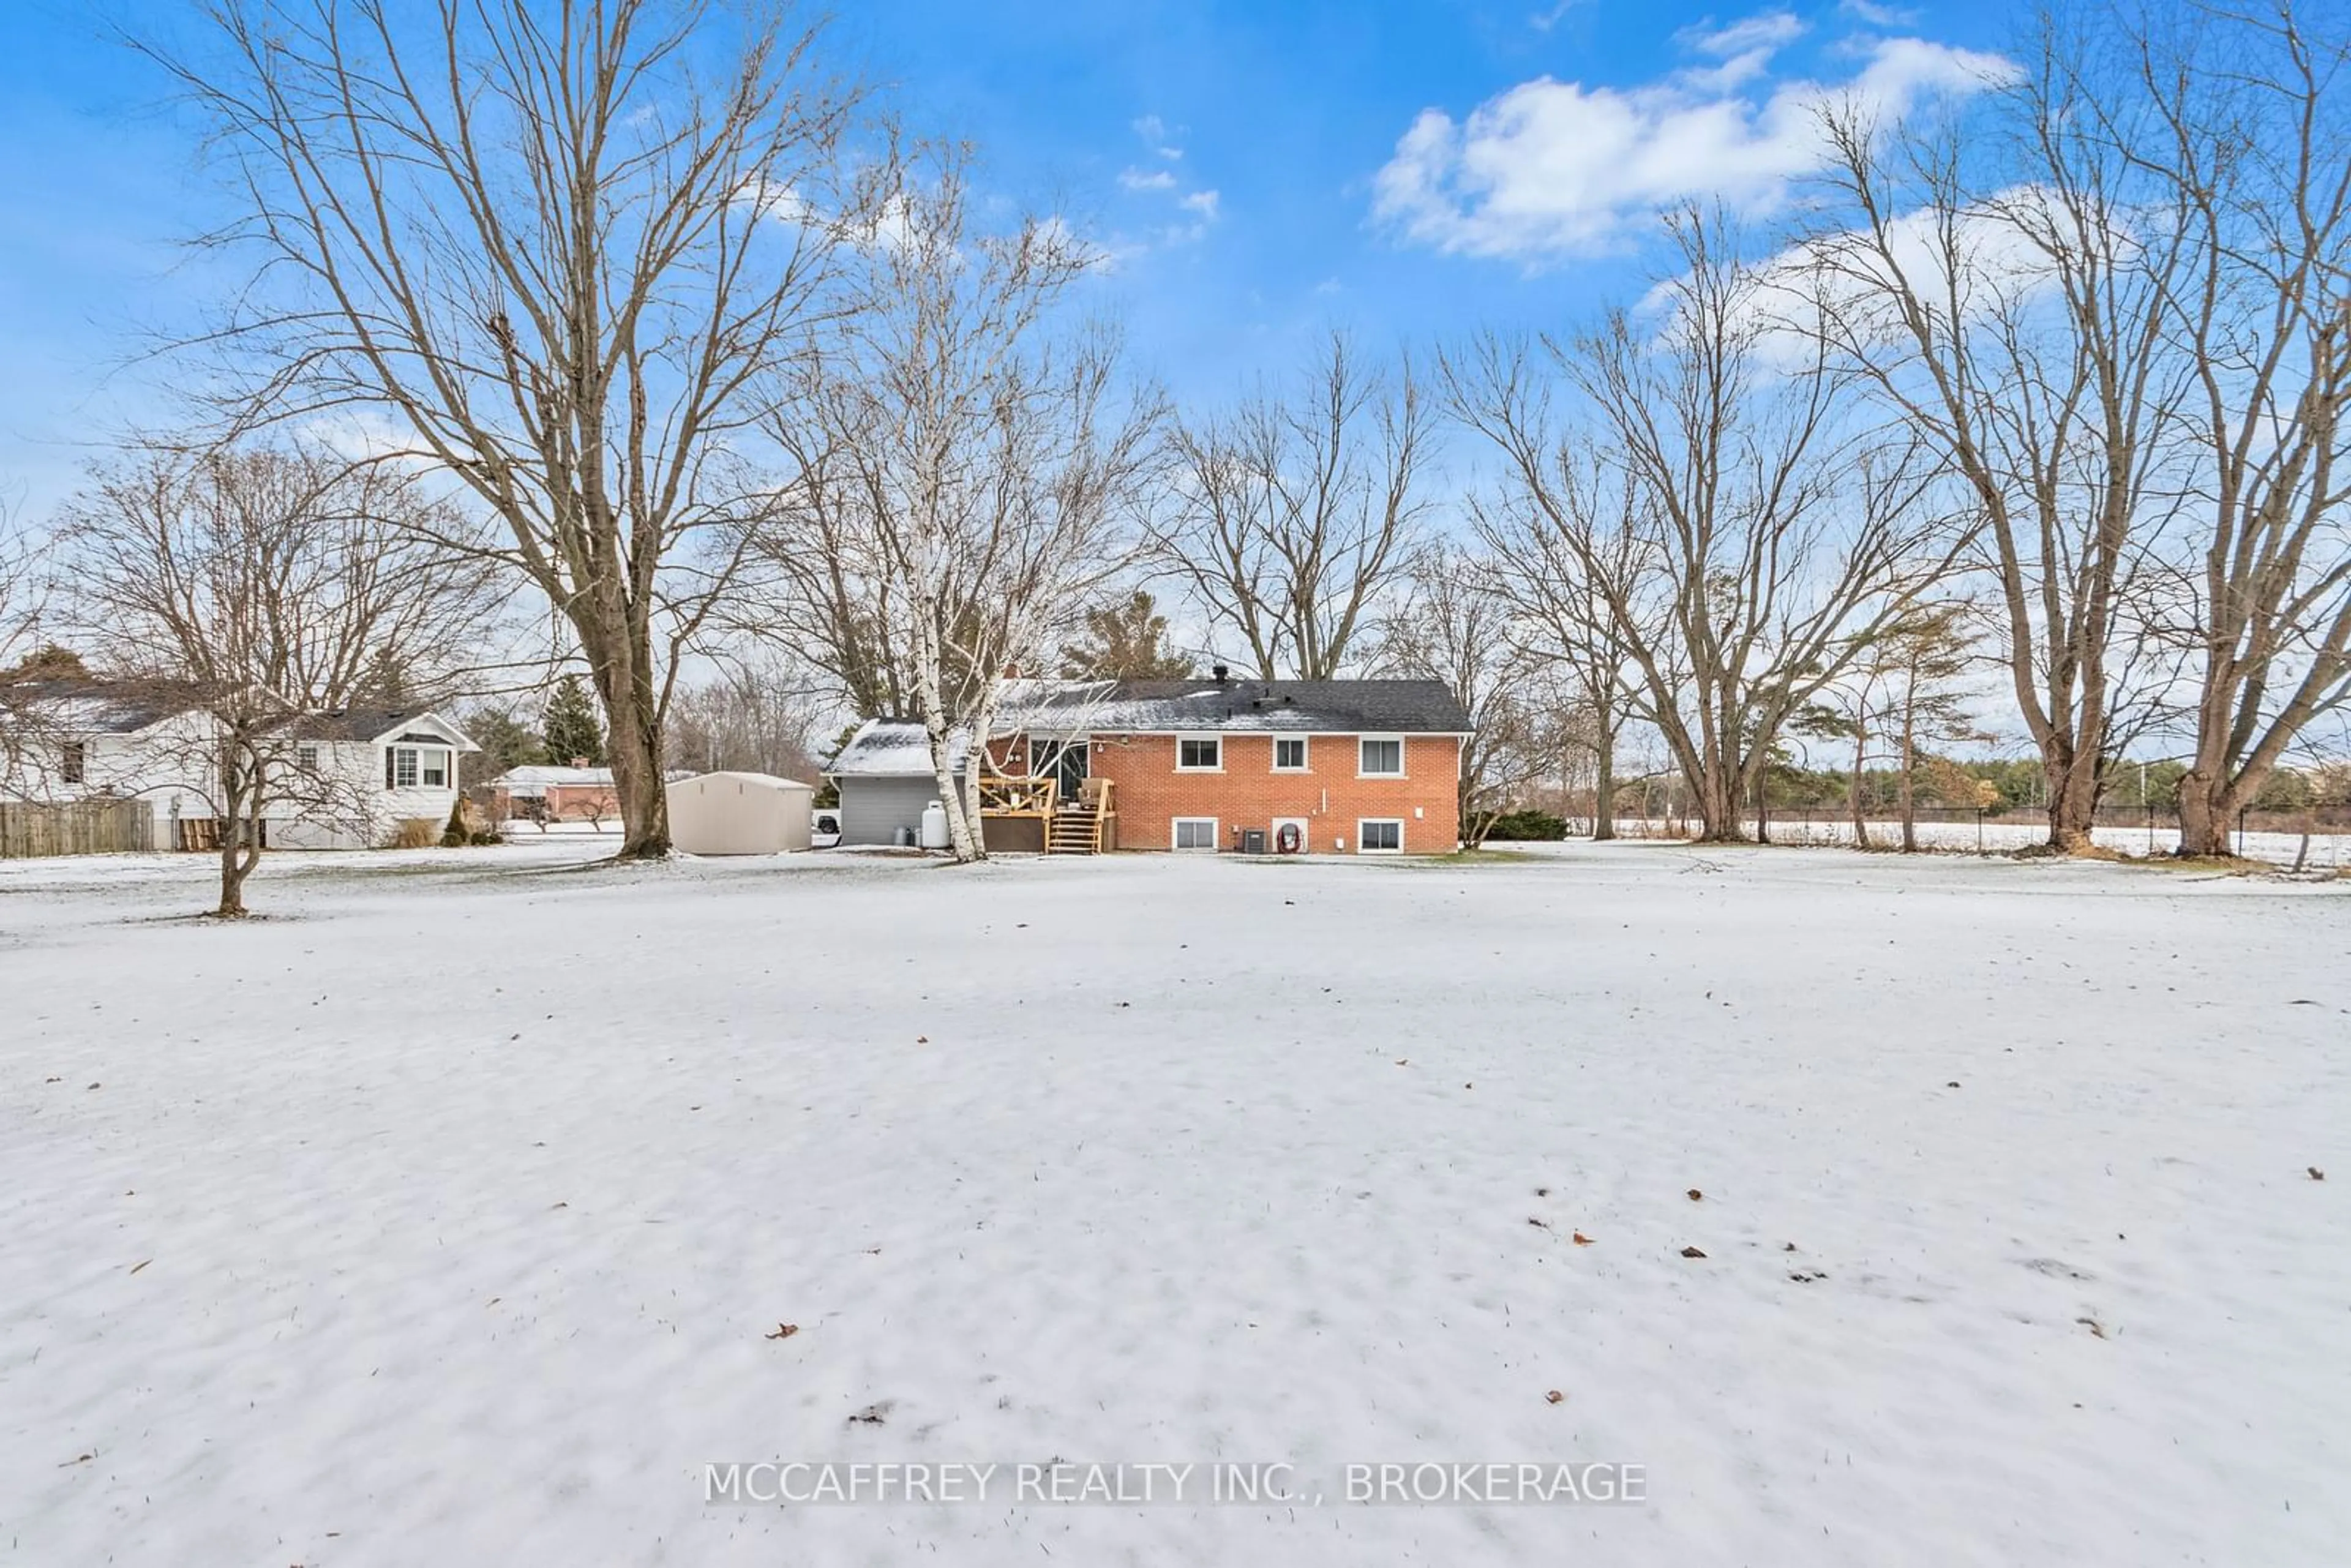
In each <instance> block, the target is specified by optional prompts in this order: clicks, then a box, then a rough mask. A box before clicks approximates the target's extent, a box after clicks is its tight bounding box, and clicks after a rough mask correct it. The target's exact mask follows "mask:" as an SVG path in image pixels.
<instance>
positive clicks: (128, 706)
mask: <svg viewBox="0 0 2351 1568" xmlns="http://www.w3.org/2000/svg"><path fill="white" fill-rule="evenodd" d="M8 697H9V700H10V701H11V702H12V703H15V704H17V705H19V706H23V707H26V708H28V709H32V710H35V711H37V712H38V713H39V714H40V715H41V716H42V719H43V721H44V722H45V723H47V725H48V726H50V727H54V728H56V729H57V730H59V731H61V732H63V733H65V734H68V735H133V734H136V733H137V732H138V731H140V730H142V729H145V728H146V727H148V726H149V725H152V724H157V723H160V722H162V720H164V719H167V718H170V717H171V716H172V715H174V714H181V713H185V712H186V711H187V710H188V706H189V705H188V703H187V702H186V701H184V700H183V699H182V698H181V697H180V695H178V694H176V693H174V692H173V691H172V690H171V688H169V687H167V686H161V685H144V684H133V683H130V682H113V681H99V680H88V679H78V678H73V677H67V678H62V679H54V680H32V681H18V682H16V683H14V684H12V685H11V686H10V687H9V691H8Z"/></svg>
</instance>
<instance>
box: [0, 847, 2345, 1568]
mask: <svg viewBox="0 0 2351 1568" xmlns="http://www.w3.org/2000/svg"><path fill="white" fill-rule="evenodd" d="M592 848H593V847H592V846H581V845H580V844H579V841H572V842H571V843H570V844H568V845H564V846H562V847H560V848H559V847H557V846H555V845H553V844H550V845H549V846H548V847H547V848H545V849H544V850H540V849H535V848H534V847H533V846H532V845H531V844H530V842H529V841H528V840H526V841H524V842H523V843H521V844H518V845H517V846H514V847H513V848H512V849H509V850H502V851H489V852H452V853H449V854H424V855H419V856H343V857H332V856H311V857H298V856H291V855H288V856H281V857H276V858H273V860H272V861H270V862H266V865H265V868H264V870H263V872H262V873H260V874H259V875H258V876H257V877H256V883H255V884H254V886H253V887H252V888H251V890H250V896H251V900H252V902H253V903H254V904H255V905H256V907H258V908H260V909H263V910H265V911H267V912H269V913H271V914H272V915H274V916H276V918H272V919H269V920H266V921H256V922H253V923H249V924H246V925H240V926H234V927H224V926H219V925H210V924H204V923H196V922H184V921H178V920H172V919H169V918H164V917H165V916H168V915H172V914H174V913H176V912H179V911H183V910H188V909H194V908H199V907H202V906H203V904H204V898H205V890H204V883H203V870H204V868H203V867H202V865H201V863H200V862H190V861H186V860H170V859H145V860H124V861H111V862H83V863H78V864H66V863H65V862H48V863H47V865H46V866H45V867H43V868H41V869H39V870H38V871H37V872H19V871H18V870H17V868H16V867H15V866H8V867H6V868H5V871H0V1007H5V1012H0V1564H7V1563H25V1564H28V1565H39V1568H50V1565H61V1564H75V1565H78V1564H90V1563H140V1564H170V1565H174V1568H177V1565H185V1564H214V1563H223V1564H225V1563H253V1564H273V1565H274V1564H284V1563H303V1564H309V1565H312V1568H318V1565H322V1564H323V1565H337V1564H361V1563H364V1564H400V1565H412V1564H420V1563H431V1564H436V1565H437V1564H453V1565H456V1564H473V1563H498V1564H517V1563H534V1564H535V1563H549V1564H556V1563H560V1564H566V1565H570V1564H590V1563H595V1564H602V1563H680V1564H734V1563H746V1564H749V1563H757V1564H767V1565H781V1564H790V1565H795V1568H797V1565H799V1564H830V1563H905V1562H914V1561H936V1562H941V1563H982V1564H1035V1563H1070V1564H1083V1565H1092V1564H1103V1563H1150V1564H1159V1563H1218V1564H1257V1563H1281V1564H1284V1565H1285V1568H1307V1565H1316V1564H1332V1565H1337V1564H1348V1565H1353V1564H1363V1563H1405V1562H1409V1563H1428V1564H1436V1565H1440V1568H1443V1565H1452V1564H1466V1563H1529V1564H1544V1565H1549V1564H1553V1563H1644V1564H1661V1565H1668V1564H1669V1565H1675V1568H1679V1565H1683V1564H1700V1563H1752V1564H1768V1565H1779V1564H1790V1563H1856V1564H1863V1563H1865V1564H1892V1563H1904V1564H1907V1563H1938V1564H1941V1563H1983V1564H2024V1563H2066V1564H2083V1563H2090V1564H2099V1563H2113V1564H2132V1565H2138V1564H2149V1563H2215V1564H2228V1565H2238V1564H2246V1565H2250V1564H2263V1565H2266V1568H2274V1565H2279V1564H2297V1563H2312V1564H2317V1563H2341V1562H2343V1561H2345V1552H2346V1544H2345V1543H2346V1542H2351V1485H2346V1476H2351V1027H2346V1019H2351V885H2346V884H2343V883H2332V884H2325V885H2319V884H2300V885H2296V884H2286V883H2276V882H2257V881H2247V880H2241V879H2234V878H2227V877H2219V876H2211V875H2207V874H2201V873H2180V872H2157V871H2151V870H2146V869H2134V868H2120V867H2114V866H2106V865H2096V864H2076V865H2048V864H2022V863H2011V862H1978V861H1974V860H1967V859H1960V860H1954V859H1940V858H1937V859H1927V860H1914V861H1907V862H1906V861H1900V860H1896V859H1894V858H1892V857H1865V856H1857V855H1849V854H1842V853H1834V852H1825V851H1820V852H1794V851H1784V850H1783V851H1776V852H1775V851H1715V850H1708V851H1702V852H1701V851H1693V850H1689V849H1685V848H1678V847H1668V846H1662V845H1644V844H1626V845H1621V846H1600V847H1596V848H1595V847H1593V846H1588V845H1573V846H1564V847H1560V848H1557V849H1554V850H1552V851H1550V852H1546V853H1543V854H1541V855H1540V856H1537V857H1534V858H1531V859H1528V860H1524V861H1508V862H1494V863H1486V864H1479V865H1471V866H1451V865H1432V864H1426V863H1416V862H1362V861H1356V862H1309V863H1246V862H1235V861H1232V860H1229V859H1226V860H1219V859H1214V858H1173V857H1167V856H1157V857H1140V856H1137V857H1120V858H1113V859H1110V860H1105V861H1092V862H1089V861H1050V862H1035V861H1032V862H1025V863H1013V862H1003V863H998V864H996V865H993V866H989V867H985V868H980V869H977V870H975V871H965V872H957V871H954V870H949V869H942V868H940V867H938V866H936V865H934V864H931V863H927V862H919V861H902V860H891V859H887V858H883V857H872V856H855V855H846V854H817V855H804V856H797V857H791V858H790V859H789V861H785V862H681V863H677V864H673V865H668V866H662V867H655V868H649V869H645V870H640V871H631V872H615V871H611V870H609V869H582V868H580V866H578V865H577V864H576V863H575V862H578V861H579V860H580V859H581V858H583V857H584V856H585V855H586V854H588V853H590V852H592ZM61 867H62V869H61ZM2314 1166H2315V1167H2318V1168H2321V1169H2326V1170H2328V1172H2329V1175H2330V1176H2331V1178H2332V1179H2329V1180H2325V1181H2320V1180H2314V1179H2313V1178H2312V1176H2310V1175H2309V1174H2308V1168H2309V1167H2314ZM2330 1167H2331V1168H2330ZM1693 1189H1695V1192H1696V1193H1701V1194H1702V1195H1703V1196H1702V1197H1696V1196H1691V1195H1692V1194H1693ZM1579 1235H1581V1236H1582V1237H1584V1238H1588V1239H1589V1244H1588V1245H1580V1244H1579V1243H1578V1240H1577V1238H1578V1236H1579ZM1690 1248H1694V1249H1698V1250H1699V1251H1702V1252H1703V1253H1704V1254H1705V1256H1704V1257H1702V1258H1698V1257H1687V1256H1685V1255H1684V1249H1690ZM785 1324H790V1325H796V1327H797V1330H798V1332H797V1333H791V1334H789V1335H785V1336H781V1337H776V1336H777V1335H778V1329H779V1326H780V1325H785ZM1553 1391H1556V1392H1557V1393H1558V1394H1559V1395H1560V1396H1561V1397H1560V1398H1559V1400H1558V1401H1557V1402H1556V1403H1554V1402H1552V1400H1551V1399H1550V1398H1549V1397H1548V1396H1549V1395H1550V1394H1551V1393H1552V1392H1553ZM1054 1459H1059V1460H1063V1461H1071V1462H1077V1463H1088V1462H1100V1463H1104V1464H1108V1463H1113V1462H1124V1463H1128V1464H1144V1463H1165V1464H1177V1465H1180V1464H1184V1463H1186V1462H1189V1463H1194V1464H1196V1465H1199V1466H1202V1467H1207V1466H1208V1465H1211V1464H1217V1463H1287V1464H1290V1465H1292V1466H1294V1467H1296V1469H1295V1470H1294V1471H1293V1472H1291V1473H1290V1474H1291V1484H1292V1485H1293V1486H1294V1487H1296V1488H1298V1489H1299V1490H1301V1491H1305V1492H1309V1493H1311V1491H1312V1490H1314V1489H1316V1488H1318V1487H1319V1488H1320V1489H1321V1490H1322V1505H1321V1506H1319V1507H1317V1506H1314V1505H1313V1503H1312V1501H1311V1497H1309V1498H1308V1499H1306V1500H1301V1501H1300V1502H1298V1503H1296V1504H1295V1505H1292V1504H1280V1505H1269V1504H1264V1503H1259V1504H1256V1505H1233V1504H1227V1505H1222V1506H1199V1505H1197V1504H1196V1503H1193V1502H1186V1503H1181V1504H1176V1503H1168V1502H1164V1501H1163V1502H1159V1503H1155V1504H1150V1505H1139V1504H1123V1505H1122V1504H1115V1503H1077V1504H1067V1505H1061V1504H1046V1505H1038V1504H1033V1503H1022V1502H1019V1501H1016V1500H1014V1498H1013V1497H1012V1495H1011V1489H1012V1484H1013V1483H1012V1480H1011V1475H1012V1471H1011V1467H1012V1466H1014V1465H1017V1464H1020V1463H1043V1462H1045V1461H1049V1460H1054ZM762 1460H767V1461H774V1460H811V1461H814V1460H835V1461H858V1460H904V1461H927V1462H932V1463H942V1462H946V1461H958V1460H961V1461H975V1462H978V1463H995V1464H998V1465H1000V1466H1002V1467H1004V1469H1003V1471H1001V1472H999V1473H998V1475H997V1477H996V1478H995V1480H994V1482H993V1486H994V1489H995V1490H991V1491H990V1492H989V1494H988V1500H987V1501H986V1502H985V1503H965V1504H961V1505H949V1504H945V1503H928V1504H925V1503H919V1502H917V1503H904V1504H893V1505H888V1506H881V1505H820V1506H813V1507H788V1508H777V1507H772V1506H753V1505H747V1504H743V1503H732V1504H710V1503H705V1500H704V1489H705V1464H706V1463H710V1462H721V1463H724V1462H728V1461H739V1462H753V1461H762ZM1420 1460H1436V1461H1487V1460H1499V1461H1513V1462H1517V1461H1524V1462H1542V1463H1555V1462H1562V1461H1568V1462H1583V1461H1601V1462H1617V1463H1621V1464H1625V1465H1632V1466H1639V1467H1642V1471H1641V1475H1642V1478H1643V1484H1644V1488H1645V1490H1646V1500H1645V1501H1642V1502H1639V1503H1637V1504H1626V1503H1621V1502H1620V1503H1615V1504H1611V1505H1598V1504H1583V1505H1560V1504H1552V1505H1540V1504H1517V1505H1510V1506H1457V1505H1447V1506H1431V1507H1422V1506H1416V1505H1408V1504H1397V1503H1389V1504H1384V1505H1362V1504H1352V1503H1348V1502H1346V1501H1344V1500H1343V1486H1344V1477H1345V1473H1346V1472H1345V1467H1346V1466H1347V1465H1349V1464H1350V1463H1369V1464H1376V1463H1381V1462H1395V1463H1401V1462H1406V1461H1420ZM1586 1473H1587V1474H1590V1473H1591V1472H1586ZM1204 1477H1205V1470H1203V1471H1196V1472H1195V1473H1194V1476H1193V1479H1192V1480H1191V1482H1190V1483H1189V1484H1190V1486H1191V1487H1192V1489H1193V1492H1192V1495H1194V1496H1196V1495H1197V1494H1198V1492H1199V1491H1201V1490H1205V1489H1206V1484H1207V1483H1206V1480H1205V1479H1204ZM1160 1484H1161V1486H1162V1487H1163V1489H1164V1487H1165V1484H1166V1483H1165V1482H1162V1483H1160Z"/></svg>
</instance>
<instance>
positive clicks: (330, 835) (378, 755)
mask: <svg viewBox="0 0 2351 1568" xmlns="http://www.w3.org/2000/svg"><path fill="white" fill-rule="evenodd" d="M36 711H37V723H38V726H39V733H38V734H37V735H36V736H34V737H30V740H29V744H27V745H26V746H23V747H19V748H18V749H19V750H20V751H22V752H25V753H26V754H27V755H26V757H25V758H23V759H22V761H21V763H20V767H21V768H22V776H20V777H18V778H16V779H12V780H11V781H10V782H11V788H12V792H13V793H15V794H16V795H17V796H19V797H20V798H23V799H26V800H39V801H75V800H143V801H145V802H146V803H147V804H148V806H149V807H150V808H151V809H152V810H153V811H154V813H155V834H154V840H153V841H154V843H155V845H156V847H157V848H159V849H208V848H212V847H214V846H216V845H217V844H218V843H219V842H220V833H221V828H220V823H219V821H217V816H218V812H219V810H220V807H219V801H220V800H221V798H222V790H221V789H220V784H219V772H218V768H219V764H218V762H217V760H216V758H215V752H216V749H217V747H216V745H215V742H214V736H215V735H216V734H217V725H216V724H215V722H214V720H213V719H212V718H211V717H209V716H206V715H205V714H204V713H203V712H202V711H200V710H197V709H193V708H190V707H187V706H183V705H180V704H176V703H173V702H172V701H170V700H168V699H163V698H157V697H154V696H151V695H134V694H131V693H128V692H125V691H123V690H121V689H119V688H110V687H108V686H106V685H103V684H100V683H95V682H77V683H72V684H71V685H61V686H60V688H59V689H58V690H57V691H56V692H54V693H52V694H51V695H48V696H47V697H46V698H44V699H43V700H42V701H40V702H39V703H38V704H37V705H36ZM272 745H273V747H274V749H275V750H276V751H277V753H278V755H279V762H280V766H279V768H278V776H279V778H280V779H281V780H282V787H281V789H278V790H274V791H272V793H273V794H276V795H277V797H278V798H277V800H272V801H268V802H266V803H265V806H264V809H263V812H262V821H263V829H262V832H263V839H264V841H265V843H266V845H268V846H269V847H272V848H280V849H361V848H371V847H374V846H377V845H381V844H386V843H390V842H392V841H394V840H395V839H396V838H397V837H398V836H399V835H400V833H401V831H402V824H403V823H407V822H412V821H423V822H430V823H431V824H432V826H433V828H434V831H438V830H439V829H440V827H441V826H442V824H444V823H445V822H446V821H448V820H449V814H450V812H451V811H452V810H454V809H455V806H456V803H457V794H458V789H457V758H459V756H460V755H462V754H463V753H465V752H469V751H478V750H480V749H481V748H480V747H477V746H476V745H475V744H474V742H473V741H472V740H471V739H470V738H469V737H467V736H466V734H465V731H464V730H462V729H460V728H458V727H457V726H456V725H455V724H454V723H452V722H451V721H449V720H448V719H446V718H444V717H443V716H441V715H439V714H437V713H434V712H432V711H431V710H429V709H424V708H416V707H410V708H349V709H344V710H341V711H340V712H333V713H317V714H306V715H303V716H299V717H297V718H294V719H292V720H289V721H288V722H287V725H286V726H285V727H284V728H283V730H282V731H280V732H279V733H278V734H277V736H276V737H274V738H273V741H272Z"/></svg>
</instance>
